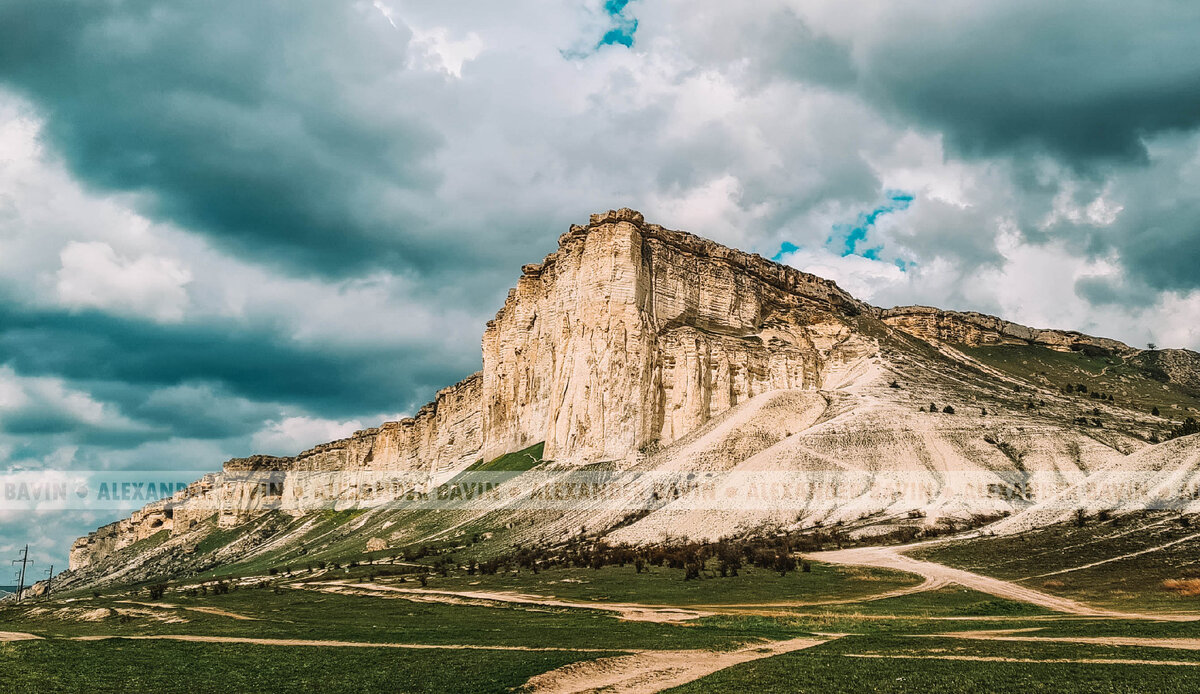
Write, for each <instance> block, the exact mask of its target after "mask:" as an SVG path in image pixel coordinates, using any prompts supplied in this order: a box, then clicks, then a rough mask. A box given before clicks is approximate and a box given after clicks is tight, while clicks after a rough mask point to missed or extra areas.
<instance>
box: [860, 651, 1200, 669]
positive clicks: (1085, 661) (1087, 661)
mask: <svg viewBox="0 0 1200 694" xmlns="http://www.w3.org/2000/svg"><path fill="white" fill-rule="evenodd" d="M842 655H843V656H844V657H846V658H887V659H890V660H966V661H971V662H976V663H1076V664H1081V665H1162V666H1169V665H1174V666H1182V667H1197V666H1200V662H1195V661H1190V660H1130V659H1126V658H1005V657H1002V656H994V655H902V654H895V653H843V654H842Z"/></svg>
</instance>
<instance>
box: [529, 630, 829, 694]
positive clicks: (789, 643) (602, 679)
mask: <svg viewBox="0 0 1200 694" xmlns="http://www.w3.org/2000/svg"><path fill="white" fill-rule="evenodd" d="M827 641H828V640H827V639H811V638H807V639H789V640H786V641H774V642H771V643H765V644H758V645H754V646H750V647H747V648H743V649H740V650H736V651H717V652H713V651H646V652H642V653H636V654H634V655H623V656H616V657H613V658H599V659H597V660H588V661H583V662H579V663H572V664H570V665H567V666H565V667H561V668H558V669H556V670H551V671H550V672H545V673H542V674H540V675H537V676H535V677H533V678H532V679H530V680H529V682H527V683H526V684H525V688H524V691H527V692H531V693H532V694H574V693H576V692H600V691H603V692H605V694H649V693H650V692H659V691H662V690H664V689H669V688H671V687H678V686H680V685H682V684H687V683H688V682H692V681H694V680H698V679H700V678H701V677H706V676H708V675H711V674H712V673H714V672H717V671H719V670H724V669H725V668H728V667H732V666H734V665H739V664H741V663H746V662H749V661H751V660H758V659H759V658H770V657H771V656H775V655H780V654H782V653H790V652H792V651H798V650H801V649H804V648H811V647H813V646H819V645H821V644H823V643H826V642H827Z"/></svg>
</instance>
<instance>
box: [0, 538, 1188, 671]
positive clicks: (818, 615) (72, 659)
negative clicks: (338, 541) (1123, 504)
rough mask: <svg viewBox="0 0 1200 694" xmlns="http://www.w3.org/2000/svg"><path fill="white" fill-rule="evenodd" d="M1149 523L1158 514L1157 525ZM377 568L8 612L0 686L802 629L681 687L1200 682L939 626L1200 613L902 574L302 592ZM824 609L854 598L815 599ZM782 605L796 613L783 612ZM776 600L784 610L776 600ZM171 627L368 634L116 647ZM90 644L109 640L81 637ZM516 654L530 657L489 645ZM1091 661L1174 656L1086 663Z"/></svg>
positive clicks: (554, 575) (1131, 649)
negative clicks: (419, 595)
mask: <svg viewBox="0 0 1200 694" xmlns="http://www.w3.org/2000/svg"><path fill="white" fill-rule="evenodd" d="M1153 522H1155V521H1154V519H1150V521H1148V523H1149V524H1150V525H1151V526H1152V527H1157V526H1153ZM1065 537H1066V539H1067V540H1068V542H1065V544H1071V543H1076V544H1078V543H1081V542H1084V541H1085V540H1087V539H1089V538H1090V539H1095V533H1092V534H1086V533H1082V531H1081V533H1079V534H1075V533H1069V534H1066V536H1065ZM1060 539H1061V537H1060ZM1026 541H1027V542H1032V540H1031V539H1027V540H1026ZM1049 542H1050V540H1049V538H1047V539H1046V543H1049ZM953 547H957V548H958V549H957V551H958V552H959V553H960V556H959V558H958V561H960V562H963V561H968V560H969V561H974V562H976V563H981V564H984V563H986V561H987V560H988V558H989V555H991V554H993V552H994V550H993V549H989V548H988V547H987V546H985V545H977V544H973V543H966V544H962V545H955V546H951V547H943V548H941V549H939V550H938V553H939V554H940V555H944V556H949V551H950V549H951V548H953ZM1031 561H1035V560H1031ZM1043 561H1047V560H1045V559H1043ZM1064 561H1066V560H1064ZM1046 565H1047V566H1052V565H1054V564H1046ZM368 568H369V567H357V568H356V569H355V570H354V571H352V572H350V573H346V572H345V571H344V570H343V571H341V572H338V573H337V574H329V573H326V574H324V575H321V576H316V577H315V578H312V579H310V578H308V577H307V575H300V576H293V577H292V578H291V579H283V578H281V577H277V578H276V579H275V580H274V584H273V586H272V587H265V588H254V587H241V588H239V589H238V590H235V591H232V592H229V593H225V594H219V595H218V594H214V593H212V592H209V593H207V594H202V595H195V596H191V595H189V592H188V591H187V590H186V588H182V589H181V587H180V586H172V587H169V588H168V590H167V593H166V595H164V596H163V597H162V598H159V599H155V600H151V599H150V598H149V596H148V595H147V594H146V590H145V588H132V589H130V590H128V591H125V590H110V591H107V592H106V593H105V594H103V595H101V596H100V597H94V596H91V595H86V596H76V597H73V598H63V597H59V598H57V599H53V600H41V601H34V602H32V603H27V604H24V605H20V606H15V605H6V606H4V607H0V631H12V632H24V633H31V634H34V635H37V636H41V637H44V638H43V639H42V640H38V641H15V642H8V643H0V691H4V692H9V691H12V692H82V691H88V692H92V691H101V692H104V691H149V690H165V691H173V690H175V689H178V688H179V686H180V683H181V682H182V683H186V688H187V690H188V691H192V692H201V693H206V692H244V691H255V692H259V691H261V692H296V691H307V690H312V689H319V690H321V691H334V692H339V691H346V692H349V691H355V692H360V691H361V692H376V691H378V692H382V691H401V692H440V691H462V692H507V691H516V690H517V689H519V688H520V687H521V685H522V684H523V683H524V682H526V681H527V680H529V678H530V677H533V676H534V675H538V674H540V673H545V672H548V671H551V670H555V669H557V668H560V667H563V666H565V665H567V664H570V663H579V662H583V661H589V660H592V659H596V658H602V657H615V656H620V655H622V654H629V653H631V652H633V651H641V650H647V651H651V652H658V651H676V650H688V651H692V650H701V651H716V652H721V651H730V650H734V649H739V648H747V647H750V648H753V647H754V646H755V645H756V644H760V643H765V642H768V641H777V640H785V639H792V638H802V637H810V638H811V637H815V638H821V639H830V640H829V641H828V642H827V643H824V644H822V645H819V646H816V647H813V648H809V649H806V650H801V651H796V652H793V653H789V654H783V655H776V656H772V657H765V658H761V659H759V660H754V661H752V662H748V663H743V664H740V665H734V666H732V667H729V668H727V669H724V670H720V671H718V672H716V673H713V674H709V675H707V676H701V677H699V679H696V680H694V681H692V682H690V683H688V684H686V685H683V686H681V687H679V688H678V689H675V690H673V691H681V692H692V691H695V692H701V691H703V692H710V691H764V692H775V691H779V692H783V691H812V692H818V691H819V692H845V691H856V692H857V691H867V692H875V691H880V692H908V691H920V692H976V691H997V692H1017V691H1055V692H1085V691H1086V692H1091V691H1116V692H1125V691H1128V692H1133V691H1164V692H1175V691H1178V692H1183V691H1194V690H1195V689H1196V688H1197V687H1200V667H1193V666H1192V664H1196V663H1200V650H1188V649H1182V648H1161V647H1150V646H1146V645H1121V646H1116V645H1104V644H1079V643H1061V642H1053V641H1047V642H1028V641H1022V642H1011V641H1006V642H1002V641H986V640H976V639H964V638H949V637H947V636H944V635H943V634H946V633H952V632H963V631H974V630H981V629H984V630H1034V631H1020V632H1015V633H1017V634H1019V635H1022V636H1039V637H1047V638H1076V637H1122V638H1128V637H1144V638H1145V637H1149V638H1190V639H1200V622H1156V621H1148V620H1111V619H1097V618H1090V619H1080V618H1071V617H1065V616H1058V615H1055V614H1054V613H1051V612H1048V611H1046V610H1044V609H1042V608H1039V607H1035V606H1031V605H1027V604H1024V603H1018V602H1012V601H1009V600H1002V599H999V598H995V597H993V596H990V595H986V594H982V593H977V592H974V591H970V590H966V589H963V588H958V587H955V586H947V587H943V588H941V589H938V590H935V591H930V592H922V593H912V594H908V595H903V596H897V597H892V598H886V599H882V600H865V601H864V600H862V598H866V597H869V596H872V595H877V594H879V593H883V592H885V591H888V590H893V589H896V588H899V587H904V586H911V585H913V584H914V583H916V582H917V580H918V579H917V578H916V577H914V576H911V575H908V574H903V573H899V572H891V571H880V570H867V569H856V568H848V567H837V566H829V565H824V564H814V565H813V568H812V571H811V572H809V573H805V572H793V573H789V574H788V575H786V576H783V577H780V576H779V575H778V574H777V573H775V572H768V571H763V570H757V569H744V570H743V571H742V572H741V575H740V576H738V577H737V578H736V579H735V578H726V579H721V578H716V577H711V578H703V579H700V580H694V581H683V580H682V579H681V572H679V571H677V570H669V569H663V568H661V567H654V568H653V569H652V570H651V571H650V572H646V573H641V574H638V573H635V572H634V570H633V568H632V567H616V566H610V567H605V568H603V569H599V570H593V569H581V568H569V569H550V570H544V571H541V572H539V573H537V574H533V573H531V572H529V571H522V572H520V573H507V574H499V575H494V576H478V575H477V576H469V575H466V574H465V573H464V572H463V571H461V570H457V571H454V572H451V574H450V575H449V576H446V577H442V576H437V575H435V576H431V577H429V578H428V579H427V581H428V586H427V588H428V589H429V590H442V591H512V592H519V593H523V594H532V595H541V596H547V597H554V598H559V599H567V600H579V601H589V602H598V603H602V604H603V603H605V602H614V603H615V602H633V601H636V602H639V603H643V604H659V605H679V606H686V605H698V604H705V605H712V606H713V612H714V613H713V614H711V615H709V616H702V617H700V618H698V619H692V620H689V621H683V622H653V621H629V620H622V619H619V618H618V617H617V616H616V615H615V614H614V613H612V612H609V611H603V610H598V609H585V608H574V607H546V606H541V605H534V604H515V603H503V602H484V603H471V602H469V601H468V602H467V603H460V604H453V603H451V604H447V603H445V602H424V601H420V600H416V601H414V600H412V599H405V598H404V596H403V595H387V594H369V592H370V589H369V587H364V588H362V589H360V590H362V591H364V592H365V593H367V594H355V595H342V594H333V593H328V592H322V591H319V590H316V588H318V587H319V586H316V585H314V586H310V587H303V586H301V587H297V586H295V585H293V584H295V583H297V582H307V581H314V582H324V581H329V580H339V581H343V582H345V581H349V584H350V586H351V587H352V588H353V587H355V586H358V585H364V586H368V585H369V584H359V583H358V581H359V580H360V578H361V579H362V580H368V579H366V576H365V575H363V574H362V573H361V572H362V571H364V570H368ZM398 578H399V577H395V576H392V577H377V578H376V579H374V580H375V581H376V582H382V583H387V584H390V585H393V586H406V587H413V588H415V587H416V581H415V580H412V579H409V580H408V581H406V582H405V583H403V584H401V583H398ZM326 589H328V586H326ZM822 600H848V601H850V602H846V603H844V604H825V605H812V604H804V603H813V602H820V601H822ZM787 602H795V603H796V605H795V606H791V607H787V606H779V605H778V604H777V603H787ZM146 603H149V604H146ZM772 603H775V606H773V607H768V604H772ZM756 606H760V607H756ZM188 608H192V609H188ZM234 616H239V617H245V618H249V619H236V618H234ZM161 635H187V636H202V637H203V636H207V637H225V638H234V639H246V638H251V639H276V640H284V641H287V640H303V641H322V642H329V641H336V642H350V643H360V644H366V645H365V647H345V646H340V647H339V646H333V645H285V644H282V643H274V644H261V643H259V644H255V643H207V642H204V643H198V642H179V641H171V640H144V639H137V640H134V639H129V638H121V637H147V636H161ZM814 635H815V636H814ZM822 635H823V636H822ZM838 635H840V636H838ZM89 636H90V637H97V636H105V637H110V638H107V639H105V640H99V641H80V640H77V638H78V637H89ZM371 644H377V645H371ZM383 644H407V645H410V646H425V647H424V648H389V647H384V646H383ZM435 647H436V648H435ZM513 647H518V648H522V649H535V650H494V649H496V648H513ZM489 648H491V649H493V650H489ZM536 649H554V650H536ZM697 657H701V658H702V656H697ZM1087 660H1125V661H1166V662H1168V663H1169V664H1158V665H1146V664H1136V663H1123V664H1118V665H1112V664H1103V663H1094V662H1091V663H1089V662H1076V661H1087Z"/></svg>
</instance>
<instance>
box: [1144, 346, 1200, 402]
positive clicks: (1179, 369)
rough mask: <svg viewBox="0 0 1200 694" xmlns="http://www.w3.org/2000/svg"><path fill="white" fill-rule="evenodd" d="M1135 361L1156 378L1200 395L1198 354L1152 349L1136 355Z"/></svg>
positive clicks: (1199, 355) (1199, 356) (1185, 350)
mask: <svg viewBox="0 0 1200 694" xmlns="http://www.w3.org/2000/svg"><path fill="white" fill-rule="evenodd" d="M1135 361H1136V362H1137V363H1138V364H1140V365H1142V366H1143V367H1145V368H1147V369H1149V370H1150V371H1151V372H1152V373H1153V374H1155V377H1156V378H1158V379H1160V380H1162V381H1164V382H1167V383H1176V384H1178V385H1180V386H1183V387H1184V388H1186V389H1187V390H1189V391H1191V392H1193V393H1198V394H1200V354H1197V353H1195V352H1193V351H1191V350H1188V349H1153V350H1146V351H1145V352H1142V353H1140V354H1138V355H1137V357H1136V359H1135Z"/></svg>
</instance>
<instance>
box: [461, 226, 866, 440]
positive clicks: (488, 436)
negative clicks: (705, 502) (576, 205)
mask: <svg viewBox="0 0 1200 694" xmlns="http://www.w3.org/2000/svg"><path fill="white" fill-rule="evenodd" d="M868 310H869V307H867V306H866V305H864V304H861V303H859V302H858V301H856V300H855V299H854V298H853V297H851V296H850V295H848V294H846V293H845V292H843V291H842V290H841V289H839V288H838V287H837V285H836V284H834V283H833V282H830V281H829V280H824V279H821V278H819V277H816V276H814V275H809V274H807V273H803V272H800V271H798V270H795V269H793V268H789V267H786V266H782V265H779V264H777V263H772V262H770V261H768V260H766V259H764V258H762V257H760V256H756V255H750V254H747V253H743V252H741V251H735V250H732V249H729V248H725V247H723V246H720V245H718V244H716V243H713V242H711V241H706V240H704V239H701V238H698V237H696V236H693V235H691V234H687V233H684V232H679V231H671V230H667V229H664V228H662V227H660V226H657V225H654V224H646V223H645V222H644V221H643V219H642V215H641V214H639V213H637V212H634V211H633V210H627V209H622V210H617V211H610V212H608V213H606V214H599V215H593V216H592V219H591V222H590V223H589V224H588V226H586V227H579V226H576V227H572V228H571V230H570V231H569V232H567V233H566V234H564V235H563V236H562V237H561V238H560V239H559V248H558V250H557V251H556V252H555V253H552V254H551V255H549V256H547V257H546V258H545V260H543V261H542V263H540V264H537V265H526V266H525V268H524V272H523V275H522V277H521V279H520V281H519V282H518V283H517V286H516V288H515V289H513V290H512V291H511V292H510V293H509V296H508V300H507V301H506V302H505V304H504V307H503V308H501V309H500V312H499V313H497V314H496V318H495V320H492V321H490V322H489V323H488V326H487V331H486V332H485V333H484V336H483V401H484V407H485V410H484V415H483V421H484V430H485V443H484V451H483V452H484V456H483V457H485V458H489V457H493V456H495V455H500V454H502V453H504V452H507V451H511V450H517V449H520V448H523V447H525V446H527V445H529V444H531V443H535V442H538V441H544V442H545V443H546V448H545V455H546V456H547V457H548V458H553V459H556V460H567V459H569V460H579V461H589V460H600V459H616V458H622V457H624V456H627V455H629V454H631V453H633V452H635V451H637V450H638V449H639V448H642V447H645V446H647V445H651V444H667V443H670V442H671V441H673V440H675V439H677V438H678V437H679V436H681V435H683V434H685V433H687V432H688V431H690V430H692V429H694V428H695V427H697V426H699V425H700V424H703V423H704V422H706V421H707V420H708V419H709V418H711V417H712V416H714V415H716V414H718V413H720V412H722V411H724V410H726V409H728V408H730V407H732V406H733V405H736V404H737V403H738V402H741V401H743V400H746V399H749V398H750V397H753V396H754V395H756V394H758V393H761V392H764V391H766V390H772V389H778V388H817V387H820V385H821V383H822V381H823V379H824V377H825V374H826V373H827V372H828V371H829V370H830V369H836V368H837V367H838V366H839V365H842V364H844V363H846V362H848V361H851V360H854V359H856V358H859V357H861V356H863V355H864V354H866V353H868V352H870V351H871V350H872V349H873V347H872V345H871V344H870V341H868V340H864V339H863V338H862V337H861V336H859V335H858V334H857V333H855V331H854V330H853V329H852V327H851V325H850V323H849V322H848V321H849V320H851V318H852V317H853V316H855V315H858V314H859V313H861V312H864V311H868Z"/></svg>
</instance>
